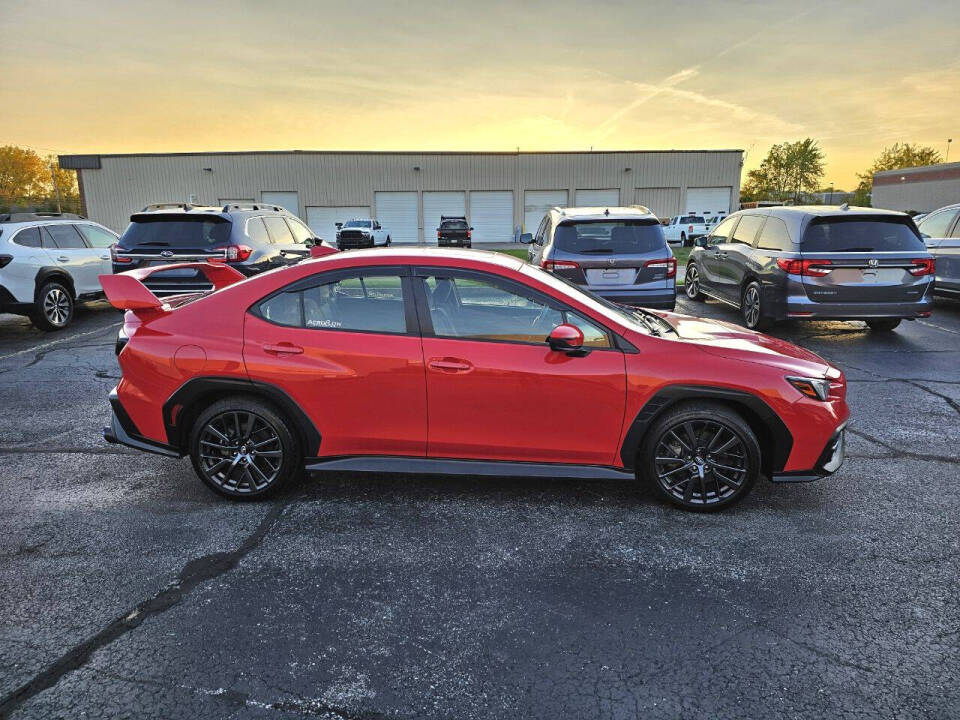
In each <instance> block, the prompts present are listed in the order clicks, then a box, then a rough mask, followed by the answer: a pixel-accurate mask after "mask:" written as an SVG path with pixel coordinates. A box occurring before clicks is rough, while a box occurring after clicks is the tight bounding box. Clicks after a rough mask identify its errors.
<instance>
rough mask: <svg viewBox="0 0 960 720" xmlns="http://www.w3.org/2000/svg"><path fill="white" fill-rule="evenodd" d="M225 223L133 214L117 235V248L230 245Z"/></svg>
mask: <svg viewBox="0 0 960 720" xmlns="http://www.w3.org/2000/svg"><path fill="white" fill-rule="evenodd" d="M231 224H232V223H231V222H230V221H229V220H224V219H221V218H212V217H209V216H207V217H203V216H200V217H192V218H188V217H183V216H179V215H177V216H169V215H168V216H166V217H164V216H162V215H160V216H155V217H151V216H149V215H134V216H133V218H131V222H130V226H129V227H128V228H127V229H126V230H125V231H124V232H123V235H121V236H120V245H121V246H123V247H125V248H133V247H137V246H140V245H153V246H155V247H170V248H201V249H205V248H210V247H215V246H217V245H226V244H228V243H229V242H230V226H231Z"/></svg>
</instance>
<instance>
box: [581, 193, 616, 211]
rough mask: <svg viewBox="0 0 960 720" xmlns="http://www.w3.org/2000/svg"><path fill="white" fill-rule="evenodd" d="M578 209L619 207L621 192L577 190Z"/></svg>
mask: <svg viewBox="0 0 960 720" xmlns="http://www.w3.org/2000/svg"><path fill="white" fill-rule="evenodd" d="M575 198H576V203H574V204H575V205H576V206H577V207H618V206H619V205H620V191H619V190H616V189H614V190H577V193H576V195H575Z"/></svg>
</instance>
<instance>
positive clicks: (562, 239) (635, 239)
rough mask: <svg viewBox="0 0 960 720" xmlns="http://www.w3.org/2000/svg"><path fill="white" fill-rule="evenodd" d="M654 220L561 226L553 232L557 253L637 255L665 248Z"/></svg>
mask: <svg viewBox="0 0 960 720" xmlns="http://www.w3.org/2000/svg"><path fill="white" fill-rule="evenodd" d="M665 244H666V243H665V241H664V239H663V228H662V226H661V225H660V223H658V222H656V221H643V220H612V221H608V220H599V221H588V222H577V223H562V224H561V225H559V226H558V227H557V229H556V231H554V234H553V245H554V247H555V248H556V249H557V250H561V251H563V252H567V253H577V254H581V255H641V254H643V253H650V252H656V251H658V250H662V249H663V248H664V246H665Z"/></svg>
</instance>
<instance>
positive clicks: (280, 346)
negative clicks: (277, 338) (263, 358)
mask: <svg viewBox="0 0 960 720" xmlns="http://www.w3.org/2000/svg"><path fill="white" fill-rule="evenodd" d="M263 351H264V352H265V353H267V354H268V355H278V356H281V355H300V354H302V353H303V348H302V347H300V346H299V345H294V344H293V343H288V342H282V343H277V344H276V345H264V346H263Z"/></svg>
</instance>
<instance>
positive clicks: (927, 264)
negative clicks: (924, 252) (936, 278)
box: [910, 258, 937, 277]
mask: <svg viewBox="0 0 960 720" xmlns="http://www.w3.org/2000/svg"><path fill="white" fill-rule="evenodd" d="M910 262H912V263H913V267H912V268H910V274H911V275H916V276H917V277H923V276H924V275H936V274H937V260H936V258H919V259H918V260H911V261H910Z"/></svg>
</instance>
